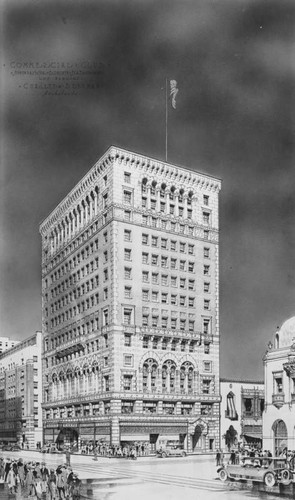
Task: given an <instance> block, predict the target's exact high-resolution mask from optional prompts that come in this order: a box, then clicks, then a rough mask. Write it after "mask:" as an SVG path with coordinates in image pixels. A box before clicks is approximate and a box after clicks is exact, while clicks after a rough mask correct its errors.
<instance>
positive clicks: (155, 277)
mask: <svg viewBox="0 0 295 500" xmlns="http://www.w3.org/2000/svg"><path fill="white" fill-rule="evenodd" d="M152 283H153V285H157V284H158V283H159V274H158V273H152Z"/></svg>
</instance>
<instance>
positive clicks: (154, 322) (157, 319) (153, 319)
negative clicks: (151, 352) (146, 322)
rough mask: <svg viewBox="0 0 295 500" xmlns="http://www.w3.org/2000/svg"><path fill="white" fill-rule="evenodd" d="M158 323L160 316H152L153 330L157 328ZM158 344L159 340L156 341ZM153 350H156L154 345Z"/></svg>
mask: <svg viewBox="0 0 295 500" xmlns="http://www.w3.org/2000/svg"><path fill="white" fill-rule="evenodd" d="M158 322H159V317H158V316H152V327H153V328H157V326H158ZM156 342H157V340H156ZM153 349H154V345H153Z"/></svg>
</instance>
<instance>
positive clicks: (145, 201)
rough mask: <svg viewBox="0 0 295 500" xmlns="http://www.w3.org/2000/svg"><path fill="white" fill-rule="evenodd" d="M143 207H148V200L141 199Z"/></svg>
mask: <svg viewBox="0 0 295 500" xmlns="http://www.w3.org/2000/svg"><path fill="white" fill-rule="evenodd" d="M141 206H142V208H146V207H147V199H146V198H141Z"/></svg>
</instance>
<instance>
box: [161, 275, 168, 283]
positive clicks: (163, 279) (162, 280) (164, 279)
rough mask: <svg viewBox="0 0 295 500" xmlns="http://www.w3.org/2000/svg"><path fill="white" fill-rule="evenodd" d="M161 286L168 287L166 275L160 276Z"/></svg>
mask: <svg viewBox="0 0 295 500" xmlns="http://www.w3.org/2000/svg"><path fill="white" fill-rule="evenodd" d="M161 285H164V286H167V285H168V276H167V274H162V276H161Z"/></svg>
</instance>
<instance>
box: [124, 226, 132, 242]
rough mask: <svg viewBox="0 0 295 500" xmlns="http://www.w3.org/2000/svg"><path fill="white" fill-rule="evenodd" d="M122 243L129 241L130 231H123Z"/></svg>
mask: <svg viewBox="0 0 295 500" xmlns="http://www.w3.org/2000/svg"><path fill="white" fill-rule="evenodd" d="M124 241H131V231H130V230H129V229H124Z"/></svg>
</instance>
